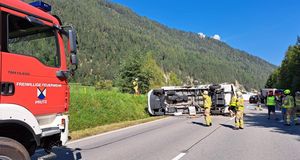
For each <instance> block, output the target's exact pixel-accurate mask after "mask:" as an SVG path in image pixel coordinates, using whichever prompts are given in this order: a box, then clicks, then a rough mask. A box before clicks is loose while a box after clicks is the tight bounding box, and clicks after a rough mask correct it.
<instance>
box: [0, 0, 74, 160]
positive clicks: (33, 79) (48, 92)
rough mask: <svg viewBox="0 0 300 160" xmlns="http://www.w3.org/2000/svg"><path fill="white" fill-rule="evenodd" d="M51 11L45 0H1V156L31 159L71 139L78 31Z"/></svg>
mask: <svg viewBox="0 0 300 160" xmlns="http://www.w3.org/2000/svg"><path fill="white" fill-rule="evenodd" d="M50 11H51V6H50V5H49V4H46V3H44V2H42V1H37V2H32V3H29V4H27V3H25V2H23V1H21V0H0V22H1V25H0V35H1V36H0V69H1V70H0V87H1V95H0V159H4V160H6V159H8V160H11V159H12V160H28V159H30V156H31V155H33V154H34V153H35V151H36V149H37V148H43V149H45V151H47V152H51V149H52V147H53V146H61V145H64V144H65V143H66V142H67V140H68V132H69V131H68V123H69V118H68V114H67V113H68V110H69V104H70V91H69V86H68V80H67V79H68V77H69V76H70V75H72V74H73V73H74V71H75V70H76V69H77V63H78V62H77V56H76V49H77V47H76V33H75V30H74V29H73V27H72V26H65V27H64V26H62V24H61V21H60V19H59V18H58V17H57V16H54V15H51V13H50ZM66 56H68V57H70V63H67V60H66V59H67V58H66Z"/></svg>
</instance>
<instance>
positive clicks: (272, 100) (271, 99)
mask: <svg viewBox="0 0 300 160" xmlns="http://www.w3.org/2000/svg"><path fill="white" fill-rule="evenodd" d="M266 104H267V107H268V119H270V117H271V113H272V115H273V116H274V118H275V105H276V101H275V96H274V95H273V91H269V93H268V97H267V103H266Z"/></svg>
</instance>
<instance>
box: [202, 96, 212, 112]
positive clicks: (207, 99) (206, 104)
mask: <svg viewBox="0 0 300 160" xmlns="http://www.w3.org/2000/svg"><path fill="white" fill-rule="evenodd" d="M203 98H204V108H205V109H206V108H208V109H210V108H211V105H212V102H211V98H210V96H209V95H203Z"/></svg>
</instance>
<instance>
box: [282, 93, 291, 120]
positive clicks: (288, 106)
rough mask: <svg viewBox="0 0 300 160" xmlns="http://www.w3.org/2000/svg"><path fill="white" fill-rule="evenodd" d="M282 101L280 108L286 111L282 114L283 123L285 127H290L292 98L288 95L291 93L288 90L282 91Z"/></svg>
mask: <svg viewBox="0 0 300 160" xmlns="http://www.w3.org/2000/svg"><path fill="white" fill-rule="evenodd" d="M283 93H284V95H285V97H284V99H283V104H282V108H285V109H286V111H285V113H284V121H285V125H287V126H290V125H291V116H292V113H293V108H294V98H293V97H292V96H291V95H290V94H291V91H290V90H289V89H286V90H284V92H283Z"/></svg>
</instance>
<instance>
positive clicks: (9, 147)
mask: <svg viewBox="0 0 300 160" xmlns="http://www.w3.org/2000/svg"><path fill="white" fill-rule="evenodd" d="M0 148H1V149H0V159H1V160H2V159H4V160H30V157H29V154H28V152H27V150H26V149H25V147H24V146H23V145H22V144H21V143H19V142H17V141H15V140H13V139H11V138H6V137H0Z"/></svg>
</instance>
